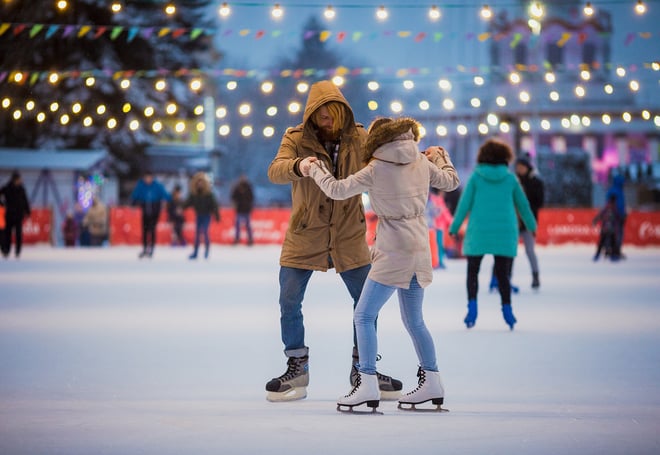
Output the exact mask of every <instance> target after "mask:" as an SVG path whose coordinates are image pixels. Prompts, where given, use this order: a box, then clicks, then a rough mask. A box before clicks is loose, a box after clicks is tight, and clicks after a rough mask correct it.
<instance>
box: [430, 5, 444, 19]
mask: <svg viewBox="0 0 660 455" xmlns="http://www.w3.org/2000/svg"><path fill="white" fill-rule="evenodd" d="M440 16H442V14H441V13H440V8H438V7H437V6H436V5H433V6H431V9H429V19H431V20H432V21H437V20H438V19H440Z"/></svg>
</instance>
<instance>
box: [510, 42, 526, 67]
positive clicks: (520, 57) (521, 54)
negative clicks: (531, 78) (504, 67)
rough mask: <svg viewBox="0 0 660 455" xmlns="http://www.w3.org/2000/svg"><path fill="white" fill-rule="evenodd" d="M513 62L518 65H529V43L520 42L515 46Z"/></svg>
mask: <svg viewBox="0 0 660 455" xmlns="http://www.w3.org/2000/svg"><path fill="white" fill-rule="evenodd" d="M513 63H515V64H516V65H527V45H526V44H518V45H517V46H516V47H515V48H513Z"/></svg>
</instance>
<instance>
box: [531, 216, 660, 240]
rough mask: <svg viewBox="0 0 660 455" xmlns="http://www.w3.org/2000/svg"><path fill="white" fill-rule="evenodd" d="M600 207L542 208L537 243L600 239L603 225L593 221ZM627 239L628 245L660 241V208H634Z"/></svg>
mask: <svg viewBox="0 0 660 455" xmlns="http://www.w3.org/2000/svg"><path fill="white" fill-rule="evenodd" d="M597 213H598V209H542V210H541V211H540V212H539V230H538V233H537V235H536V241H537V243H539V244H541V245H556V244H562V243H593V244H596V243H597V242H598V235H599V232H600V231H599V228H598V227H597V226H594V225H593V219H594V217H595V216H596V214H597ZM623 241H624V243H625V244H628V245H638V246H645V245H660V212H635V211H633V212H630V214H629V215H628V218H627V220H626V226H625V231H624V234H623Z"/></svg>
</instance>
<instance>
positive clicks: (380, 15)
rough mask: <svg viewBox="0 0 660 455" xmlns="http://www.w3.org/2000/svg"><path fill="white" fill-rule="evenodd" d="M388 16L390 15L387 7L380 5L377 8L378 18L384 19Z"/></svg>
mask: <svg viewBox="0 0 660 455" xmlns="http://www.w3.org/2000/svg"><path fill="white" fill-rule="evenodd" d="M387 16H389V13H388V12H387V9H386V8H385V7H384V6H383V5H380V6H379V7H378V9H377V10H376V19H378V20H379V21H384V20H386V19H387Z"/></svg>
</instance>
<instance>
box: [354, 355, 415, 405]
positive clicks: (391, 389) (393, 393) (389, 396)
mask: <svg viewBox="0 0 660 455" xmlns="http://www.w3.org/2000/svg"><path fill="white" fill-rule="evenodd" d="M376 360H380V355H378V358H377V359H376ZM357 365H358V351H357V349H356V348H353V361H352V364H351V374H350V382H351V386H353V387H355V386H356V385H357V378H358V375H359V372H358V368H357ZM376 377H377V378H378V389H379V390H380V399H381V400H383V401H395V400H398V399H399V398H400V397H401V390H402V389H403V383H402V382H401V381H399V380H398V379H394V378H393V377H391V376H387V375H384V374H381V373H378V372H376Z"/></svg>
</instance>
